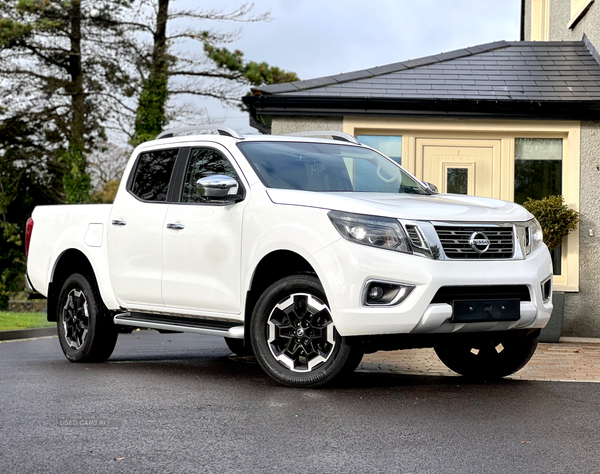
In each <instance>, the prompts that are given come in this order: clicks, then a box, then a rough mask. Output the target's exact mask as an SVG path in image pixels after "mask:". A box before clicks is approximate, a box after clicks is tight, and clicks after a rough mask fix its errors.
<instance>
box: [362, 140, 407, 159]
mask: <svg viewBox="0 0 600 474" xmlns="http://www.w3.org/2000/svg"><path fill="white" fill-rule="evenodd" d="M356 139H357V140H358V141H359V142H360V143H362V144H364V145H367V146H370V147H371V148H375V149H376V150H378V151H380V152H381V153H383V154H384V155H386V156H389V157H390V158H391V159H392V160H394V161H395V162H396V163H398V164H399V165H401V164H402V137H401V136H393V135H358V136H357V137H356Z"/></svg>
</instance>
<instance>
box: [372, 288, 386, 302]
mask: <svg viewBox="0 0 600 474" xmlns="http://www.w3.org/2000/svg"><path fill="white" fill-rule="evenodd" d="M382 296H383V288H381V287H380V286H373V287H371V289H370V290H369V299H372V300H379V299H381V297H382Z"/></svg>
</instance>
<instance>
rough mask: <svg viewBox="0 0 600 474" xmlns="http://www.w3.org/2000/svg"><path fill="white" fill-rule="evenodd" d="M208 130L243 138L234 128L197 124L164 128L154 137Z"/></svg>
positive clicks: (169, 136) (159, 137) (167, 136)
mask: <svg viewBox="0 0 600 474" xmlns="http://www.w3.org/2000/svg"><path fill="white" fill-rule="evenodd" d="M209 130H210V131H217V132H219V135H224V136H226V137H233V138H239V139H243V138H244V137H243V136H242V135H240V134H239V133H237V132H236V131H235V130H232V129H231V128H229V127H225V126H224V125H197V126H194V127H182V128H172V129H170V130H165V131H164V132H162V133H160V134H159V135H158V137H156V139H157V140H160V139H161V138H171V137H174V136H175V135H179V134H181V133H184V132H202V131H209Z"/></svg>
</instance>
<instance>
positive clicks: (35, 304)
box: [8, 300, 47, 313]
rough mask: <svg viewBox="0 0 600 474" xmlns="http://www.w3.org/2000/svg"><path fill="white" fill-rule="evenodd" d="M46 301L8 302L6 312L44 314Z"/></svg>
mask: <svg viewBox="0 0 600 474" xmlns="http://www.w3.org/2000/svg"><path fill="white" fill-rule="evenodd" d="M46 303H47V301H46V300H32V301H16V300H10V301H9V302H8V310H9V311H11V312H14V313H45V312H46Z"/></svg>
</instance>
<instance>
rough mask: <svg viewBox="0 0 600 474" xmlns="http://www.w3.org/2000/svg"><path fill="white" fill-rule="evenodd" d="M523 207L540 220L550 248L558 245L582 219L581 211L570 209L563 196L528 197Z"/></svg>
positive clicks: (545, 241)
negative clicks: (580, 216)
mask: <svg viewBox="0 0 600 474" xmlns="http://www.w3.org/2000/svg"><path fill="white" fill-rule="evenodd" d="M523 207H524V208H525V209H527V210H528V211H529V212H531V213H532V214H533V215H534V217H535V218H536V219H537V220H538V222H539V223H540V225H541V226H542V230H543V231H544V243H545V244H546V245H547V246H548V248H549V249H553V248H554V247H558V246H559V245H560V244H561V243H562V240H563V239H564V238H565V237H566V236H567V235H569V233H570V232H572V231H574V230H575V229H576V228H577V224H579V221H580V220H581V219H580V218H579V213H578V212H577V211H574V210H573V209H570V208H569V207H568V206H567V205H566V204H565V202H564V199H563V197H562V196H548V197H546V198H543V199H531V198H529V199H527V201H525V202H524V203H523Z"/></svg>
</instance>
